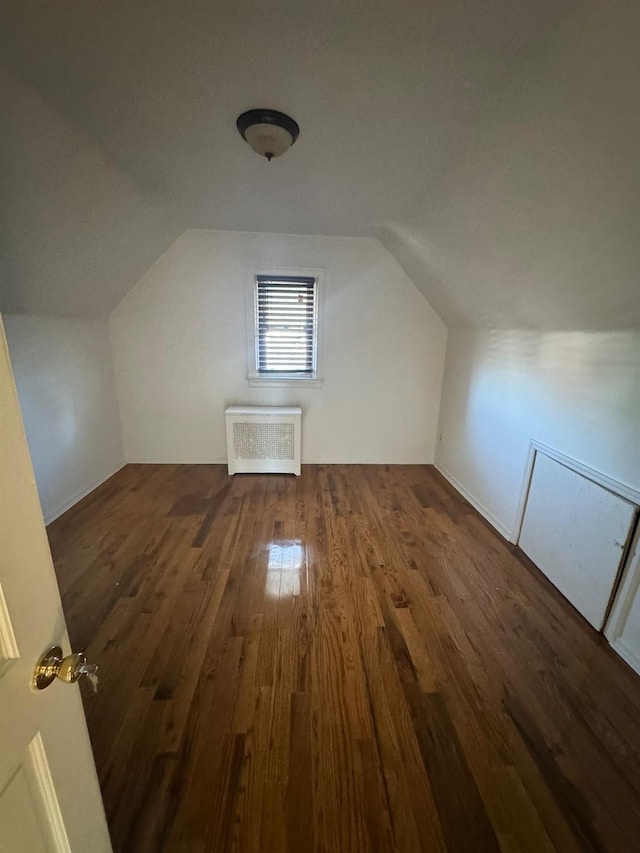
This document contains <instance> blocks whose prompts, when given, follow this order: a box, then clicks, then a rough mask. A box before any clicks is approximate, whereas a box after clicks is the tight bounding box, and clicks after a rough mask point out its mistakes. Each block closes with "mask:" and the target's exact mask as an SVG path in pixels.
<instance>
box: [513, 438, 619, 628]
mask: <svg viewBox="0 0 640 853" xmlns="http://www.w3.org/2000/svg"><path fill="white" fill-rule="evenodd" d="M635 509H636V508H635V506H634V504H632V503H630V502H629V501H627V500H625V499H624V498H621V497H620V496H619V495H614V494H613V493H612V492H610V491H608V489H605V488H604V487H603V486H600V485H598V484H597V483H594V482H593V481H591V480H588V479H587V478H586V477H583V476H582V475H581V474H578V473H577V472H576V471H572V470H571V469H569V468H567V467H566V466H564V465H561V464H560V463H559V462H556V461H555V460H554V459H550V458H549V457H548V456H545V455H544V454H543V453H540V452H538V453H536V458H535V464H534V468H533V476H532V478H531V485H530V488H529V496H528V498H527V506H526V509H525V514H524V520H523V523H522V531H521V533H520V539H519V541H518V544H519V545H520V547H521V548H522V550H523V551H524V552H525V554H527V555H528V556H529V557H531V559H532V560H533V562H534V563H535V564H536V565H537V566H538V568H539V569H541V571H543V572H544V573H545V575H546V576H547V577H548V578H549V580H550V581H551V582H552V583H553V584H555V586H557V587H558V589H559V590H560V592H561V593H562V594H563V595H564V596H566V597H567V598H568V599H569V601H570V602H571V603H572V604H573V606H574V607H575V608H576V610H578V611H580V613H582V615H583V616H584V617H585V619H587V620H588V621H589V622H590V623H591V624H592V625H593V627H594V628H597V629H598V630H600V629H601V628H602V626H603V622H604V617H605V614H606V611H607V605H608V603H609V599H610V598H611V593H612V592H613V585H614V583H615V580H616V577H617V574H618V569H619V568H620V562H621V559H622V556H623V553H624V550H625V545H626V542H627V539H628V537H629V535H630V532H631V524H632V522H633V519H634V516H635Z"/></svg>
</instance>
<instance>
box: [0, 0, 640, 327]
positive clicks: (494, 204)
mask: <svg viewBox="0 0 640 853" xmlns="http://www.w3.org/2000/svg"><path fill="white" fill-rule="evenodd" d="M638 35H640V17H639V15H638V11H636V9H635V8H634V4H631V3H622V2H620V3H617V2H616V0H614V2H612V3H607V4H602V3H596V2H595V0H594V2H589V3H587V2H584V3H583V2H579V0H575V2H565V3H558V2H557V0H539V2H536V3H532V2H530V0H488V2H477V0H399V2H396V3H390V2H389V0H368V2H366V3H363V2H361V0H333V1H332V0H328V2H322V3H317V2H313V3H312V2H310V0H272V2H269V3H256V2H255V0H252V2H249V0H218V2H216V3H211V2H207V3H205V2H202V0H198V2H196V0H157V2H155V3H150V2H141V0H137V2H136V0H129V1H128V2H123V1H121V0H112V2H109V3H97V2H96V0H74V2H69V0H57V2H55V3H52V2H50V0H47V2H28V1H27V2H21V3H18V2H17V0H12V2H11V3H10V4H9V8H8V9H5V10H4V14H3V26H2V30H1V34H0V39H1V41H0V48H1V55H2V58H3V61H4V63H5V65H4V68H3V70H2V74H1V77H0V85H1V87H2V89H1V92H0V95H1V97H2V104H3V115H2V123H3V133H2V134H1V135H0V146H1V148H2V150H1V154H2V163H3V166H2V169H3V182H2V189H3V192H2V199H1V200H0V205H1V212H2V240H3V246H2V269H1V276H2V279H1V287H2V291H1V300H0V308H2V309H3V310H5V311H25V312H31V313H53V314H65V315H75V316H103V315H106V314H108V313H109V312H110V311H111V310H112V309H113V308H114V307H115V305H117V303H118V302H119V301H120V299H121V298H122V297H123V295H124V294H125V293H126V292H127V291H128V290H129V289H130V288H131V287H132V286H133V284H135V282H136V281H137V280H138V279H139V278H140V276H141V275H142V273H143V272H144V271H145V270H146V269H147V268H148V267H149V266H150V265H151V264H152V263H153V262H154V261H155V260H156V259H157V258H158V257H159V256H160V254H162V252H163V251H165V249H166V248H167V247H168V246H169V245H170V244H171V243H172V242H173V241H174V240H175V239H176V238H177V236H178V235H179V234H180V233H182V232H183V231H184V230H186V229H188V228H217V229H236V230H247V231H265V232H274V231H276V232H290V233H305V234H335V235H354V236H357V235H365V234H374V235H376V236H378V237H379V238H380V239H381V240H382V242H383V243H384V244H385V245H386V246H387V248H388V249H389V250H390V251H391V252H392V253H393V254H394V255H395V256H396V258H397V259H398V261H399V262H400V263H401V264H402V266H403V267H404V268H405V270H406V271H407V273H408V274H409V275H410V276H411V277H412V278H413V280H414V281H415V283H416V285H417V286H418V287H419V288H420V289H421V290H422V292H423V293H424V294H425V296H426V297H427V298H428V299H429V300H430V301H431V302H432V304H433V305H434V307H436V309H437V310H438V311H439V312H440V313H441V314H442V316H443V318H444V319H445V320H446V321H447V322H449V323H455V322H471V323H481V324H483V325H525V326H531V327H547V326H552V327H556V328H557V327H563V328H564V327H567V328H592V327H593V328H617V327H618V326H625V325H629V324H630V323H632V322H635V321H636V320H640V296H639V292H640V288H639V287H638V286H637V271H638V269H639V268H640V266H639V265H638V263H637V261H638V260H639V257H638V242H639V241H638V240H637V237H638V217H637V213H638V193H637V183H636V182H637V179H638V167H637V151H638V149H639V147H640V146H638V142H640V138H639V133H638V130H639V128H638V110H637V96H638V80H639V79H640V75H639V74H638V71H639V68H638V58H637V53H638V51H637V50H636V49H635V47H636V44H637V39H638ZM256 106H269V107H273V108H276V109H281V110H283V111H285V112H288V113H290V114H291V115H293V116H294V117H295V118H296V120H297V121H298V122H299V124H300V126H301V129H302V133H301V137H300V140H299V141H298V142H297V143H296V145H295V146H294V147H293V148H292V149H291V151H290V152H289V153H288V154H287V155H286V156H285V157H284V158H282V159H281V160H276V161H274V162H273V163H271V164H267V163H266V162H264V161H263V160H261V159H260V158H258V157H257V156H256V155H254V154H253V152H251V151H250V149H249V148H248V147H247V146H246V145H245V144H244V143H243V142H242V141H241V139H240V137H239V136H238V135H237V132H236V130H235V119H236V117H237V115H238V114H239V113H240V112H242V111H243V110H245V109H248V108H251V107H256Z"/></svg>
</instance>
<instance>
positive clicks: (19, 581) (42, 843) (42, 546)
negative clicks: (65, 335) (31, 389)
mask: <svg viewBox="0 0 640 853" xmlns="http://www.w3.org/2000/svg"><path fill="white" fill-rule="evenodd" d="M55 645H58V646H61V647H62V649H63V652H64V654H68V653H69V651H70V650H69V641H68V638H67V632H66V628H65V622H64V616H63V614H62V608H61V605H60V596H59V593H58V586H57V583H56V578H55V574H54V570H53V565H52V562H51V554H50V552H49V545H48V542H47V537H46V533H45V529H44V522H43V520H42V513H41V510H40V504H39V501H38V494H37V491H36V485H35V480H34V476H33V469H32V467H31V459H30V457H29V451H28V449H27V442H26V437H25V434H24V429H23V426H22V417H21V414H20V409H19V407H18V400H17V396H16V391H15V385H14V382H13V374H12V372H11V366H10V362H9V354H8V351H7V344H6V340H5V337H4V329H3V327H2V323H1V321H0V851H1V853H41V851H47V853H49V851H55V853H58V851H65V852H66V853H68V851H71V852H72V853H108V851H110V850H111V843H110V841H109V833H108V830H107V825H106V821H105V817H104V809H103V806H102V799H101V797H100V789H99V787H98V780H97V777H96V771H95V766H94V763H93V755H92V753H91V745H90V743H89V737H88V734H87V726H86V722H85V718H84V713H83V709H82V702H81V699H80V693H79V688H78V685H77V684H65V683H63V682H62V681H59V680H58V679H56V680H55V681H54V683H53V684H51V686H49V687H47V688H46V689H45V690H41V691H38V690H36V689H35V688H34V687H32V684H31V681H32V676H33V672H34V667H35V665H36V663H37V661H38V659H39V658H40V656H41V655H42V654H43V652H45V651H46V650H47V649H48V648H50V647H51V646H55Z"/></svg>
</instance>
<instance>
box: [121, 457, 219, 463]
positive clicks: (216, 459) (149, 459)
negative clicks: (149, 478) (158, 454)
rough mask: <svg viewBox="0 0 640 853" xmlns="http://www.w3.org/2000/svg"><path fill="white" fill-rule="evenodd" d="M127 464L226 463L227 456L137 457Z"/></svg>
mask: <svg viewBox="0 0 640 853" xmlns="http://www.w3.org/2000/svg"><path fill="white" fill-rule="evenodd" d="M125 464H126V465H226V464H227V457H226V456H215V457H214V458H213V459H154V458H153V457H152V456H149V457H147V458H145V457H141V456H139V457H137V458H135V459H134V458H131V459H127V461H126V463H125Z"/></svg>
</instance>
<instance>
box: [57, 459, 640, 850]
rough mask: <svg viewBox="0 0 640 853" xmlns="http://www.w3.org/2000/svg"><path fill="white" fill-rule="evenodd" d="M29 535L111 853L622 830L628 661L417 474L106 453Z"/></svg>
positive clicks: (536, 837) (565, 841) (541, 840)
mask: <svg viewBox="0 0 640 853" xmlns="http://www.w3.org/2000/svg"><path fill="white" fill-rule="evenodd" d="M48 532H49V537H50V542H51V547H52V552H53V556H54V560H55V564H56V568H57V572H58V576H59V580H60V585H61V589H62V596H63V601H64V605H65V611H66V615H67V620H68V625H69V632H70V635H71V639H72V642H73V645H74V647H75V648H76V649H77V650H81V649H84V650H86V651H87V654H88V657H89V659H90V660H91V661H94V662H96V663H98V664H99V665H100V686H99V691H98V693H97V695H95V696H94V695H93V693H92V692H91V688H90V685H83V688H82V690H83V698H84V702H85V708H86V712H87V718H88V723H89V730H90V733H91V739H92V743H93V747H94V752H95V757H96V763H97V768H98V773H99V776H100V782H101V786H102V791H103V794H104V800H105V806H106V810H107V816H108V820H109V824H110V828H111V832H112V836H113V842H114V848H115V850H116V851H126V853H131V851H133V852H134V853H137V852H138V851H152V850H163V851H165V850H166V851H189V853H200V851H224V853H226V851H232V850H242V851H250V850H251V851H265V852H266V851H268V853H272V851H283V850H287V851H290V853H298V851H300V853H306V851H312V850H315V851H328V852H329V851H335V852H336V853H356V851H383V853H387V851H389V852H390V851H403V853H405V851H437V850H449V851H470V853H471V851H472V853H479V851H493V850H504V851H508V852H509V853H511V851H531V853H543V851H551V850H557V851H561V852H562V853H570V851H605V850H606V851H620V853H631V851H634V850H639V849H640V679H639V678H637V677H636V676H635V675H634V674H633V673H632V672H631V670H629V669H628V668H627V667H626V665H625V664H624V663H623V662H622V661H621V660H619V659H618V658H617V657H616V656H615V654H614V653H613V652H611V650H610V649H609V648H608V646H607V645H606V642H605V641H604V640H603V639H602V638H601V637H600V636H599V635H598V634H596V633H595V632H594V631H593V630H592V629H591V628H590V627H589V626H588V625H587V624H586V622H584V620H583V619H582V618H581V617H580V616H579V615H578V614H577V613H576V612H575V611H574V610H573V609H572V608H571V607H570V606H569V605H568V604H567V603H566V602H565V601H564V600H563V599H562V598H561V596H560V595H559V593H557V592H556V590H555V589H553V587H552V586H551V585H550V584H549V583H548V582H547V581H546V580H544V578H542V576H541V575H540V574H539V573H538V572H537V570H536V569H535V568H533V567H531V566H530V565H527V561H526V559H525V558H520V557H519V556H518V554H517V553H515V552H514V549H513V548H511V547H510V546H508V545H506V543H505V542H504V541H503V540H501V539H500V537H499V536H498V535H497V534H495V533H494V532H493V531H492V530H491V529H490V528H489V527H488V526H487V525H486V524H485V523H484V522H483V521H482V520H481V518H480V517H479V516H478V514H477V513H476V512H475V511H474V510H473V509H472V508H471V507H470V506H469V505H468V504H467V503H466V502H465V501H464V500H463V499H462V498H461V497H460V496H459V495H457V493H456V492H454V491H453V490H452V489H451V487H450V486H449V485H448V484H447V483H446V482H445V481H444V480H443V479H442V478H441V477H440V476H439V475H438V474H437V473H436V472H435V471H434V470H433V469H432V468H429V467H421V466H358V465H353V466H305V467H304V468H303V473H302V476H301V477H299V478H294V477H284V476H273V475H272V476H253V475H252V476H236V477H235V478H228V477H227V476H226V468H225V467H223V466H219V465H218V466H214V465H212V466H209V465H200V466H189V465H128V466H127V467H126V468H124V469H123V470H122V471H120V472H119V473H118V474H116V475H115V476H114V477H112V478H111V479H110V480H108V481H107V482H106V483H105V484H104V485H103V486H101V487H100V488H99V489H97V490H96V491H95V492H94V493H92V494H91V495H90V496H89V497H88V498H86V499H85V500H84V501H82V503H81V504H78V505H77V506H76V507H74V508H73V509H72V510H70V511H69V512H67V513H66V514H65V515H64V516H63V517H61V518H60V519H59V520H58V521H56V522H54V523H53V524H52V525H50V527H49V531H48Z"/></svg>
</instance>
